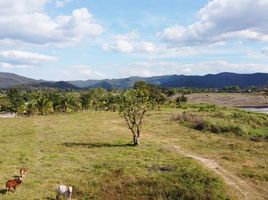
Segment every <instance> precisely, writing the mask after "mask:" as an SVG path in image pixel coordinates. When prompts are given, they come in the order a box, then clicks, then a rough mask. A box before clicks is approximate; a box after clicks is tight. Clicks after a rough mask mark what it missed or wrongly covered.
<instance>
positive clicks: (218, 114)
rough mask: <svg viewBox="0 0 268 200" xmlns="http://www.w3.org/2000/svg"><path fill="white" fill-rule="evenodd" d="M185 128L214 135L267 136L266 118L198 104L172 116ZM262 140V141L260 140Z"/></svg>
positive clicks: (267, 117) (263, 115)
mask: <svg viewBox="0 0 268 200" xmlns="http://www.w3.org/2000/svg"><path fill="white" fill-rule="evenodd" d="M172 119H173V120H175V121H179V122H181V123H183V124H185V125H186V126H189V127H192V128H194V129H196V130H199V131H207V132H211V133H216V134H222V133H223V134H227V133H233V134H234V135H236V136H258V137H261V138H260V139H261V140H265V138H266V136H268V132H267V130H268V116H267V115H265V114H259V113H250V112H246V111H241V110H238V109H227V108H222V107H218V106H215V105H208V104H198V105H188V107H187V106H184V112H183V113H180V114H178V115H175V116H172ZM262 138H263V139H262Z"/></svg>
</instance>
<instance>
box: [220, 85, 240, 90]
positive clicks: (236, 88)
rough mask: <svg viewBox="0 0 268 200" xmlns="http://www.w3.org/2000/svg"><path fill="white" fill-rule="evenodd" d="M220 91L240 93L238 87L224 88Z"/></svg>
mask: <svg viewBox="0 0 268 200" xmlns="http://www.w3.org/2000/svg"><path fill="white" fill-rule="evenodd" d="M222 90H223V91H224V92H241V89H240V87H239V86H238V85H233V86H225V87H224V88H223V89H222Z"/></svg>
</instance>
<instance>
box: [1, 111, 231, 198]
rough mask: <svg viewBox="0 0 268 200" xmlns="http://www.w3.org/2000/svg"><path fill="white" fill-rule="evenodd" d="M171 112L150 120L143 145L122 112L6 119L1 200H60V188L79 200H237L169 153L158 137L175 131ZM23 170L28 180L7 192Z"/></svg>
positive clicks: (190, 163) (189, 163) (191, 164)
mask: <svg viewBox="0 0 268 200" xmlns="http://www.w3.org/2000/svg"><path fill="white" fill-rule="evenodd" d="M166 114H167V113H166V112H162V113H159V112H157V113H154V114H153V115H152V116H151V117H150V118H149V119H148V120H147V121H146V125H145V130H144V136H143V140H142V145H141V146H139V147H133V146H131V145H130V144H129V142H131V135H130V133H129V130H128V129H127V128H126V126H125V124H124V121H123V120H122V119H121V118H120V117H119V116H118V114H117V113H111V112H81V113H76V114H70V115H51V116H37V117H31V118H23V117H19V118H14V119H1V120H0V130H1V132H0V145H1V148H0V155H1V157H0V181H1V186H0V199H4V200H8V199H12V200H14V199H18V200H26V199H27V200H29V199H54V198H55V187H56V186H57V184H58V182H60V183H63V184H67V185H72V186H73V187H74V199H139V200H142V199H185V200H186V199H193V200H195V199H196V200H197V199H198V200H200V199H211V200H214V199H215V200H216V199H234V198H235V197H234V196H233V195H232V194H231V193H229V189H228V188H227V187H226V186H225V185H224V183H223V181H222V179H221V178H219V177H217V176H216V175H215V174H213V173H212V172H209V171H207V170H206V169H204V168H203V167H202V166H201V165H200V164H198V163H197V162H195V161H193V160H192V159H189V158H184V157H182V156H180V155H178V154H176V153H175V152H170V151H167V150H165V148H163V145H164V143H165V142H164V141H163V143H162V142H161V140H159V139H158V134H159V133H160V132H166V133H167V134H168V133H169V132H173V125H172V126H170V127H166V125H165V121H167V120H168V119H169V117H168V118H166V117H167V115H166ZM163 119H164V121H162V120H163ZM162 122H164V123H162ZM174 125H175V124H174ZM175 126H176V125H175ZM156 128H157V129H156ZM161 137H162V136H161V134H159V138H161ZM21 167H28V168H29V175H28V176H27V177H26V179H25V180H24V182H23V183H22V184H21V185H20V186H19V187H18V189H17V191H16V192H15V193H7V194H5V190H4V189H5V187H4V185H5V181H6V180H8V179H11V178H12V177H13V176H17V175H18V172H19V169H20V168H21ZM228 194H230V195H228Z"/></svg>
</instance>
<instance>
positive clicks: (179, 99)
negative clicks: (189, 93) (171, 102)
mask: <svg viewBox="0 0 268 200" xmlns="http://www.w3.org/2000/svg"><path fill="white" fill-rule="evenodd" d="M187 101H188V98H187V97H186V96H184V95H183V94H182V95H181V96H178V97H177V98H176V104H177V105H178V106H179V105H181V104H182V103H187Z"/></svg>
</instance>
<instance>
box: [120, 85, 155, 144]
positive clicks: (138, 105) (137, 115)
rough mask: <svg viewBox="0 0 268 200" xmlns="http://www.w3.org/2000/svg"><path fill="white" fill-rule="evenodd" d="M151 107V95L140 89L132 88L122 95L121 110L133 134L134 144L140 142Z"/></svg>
mask: <svg viewBox="0 0 268 200" xmlns="http://www.w3.org/2000/svg"><path fill="white" fill-rule="evenodd" d="M151 108H152V104H151V103H150V100H149V97H148V96H147V95H145V94H144V93H143V92H142V91H141V90H139V89H131V90H128V91H126V92H124V93H123V94H122V95H121V99H120V104H119V112H120V114H121V115H122V116H123V117H124V119H125V121H126V122H127V126H128V128H129V130H130V131H131V133H132V135H133V142H134V145H139V144H140V135H141V128H142V122H143V119H144V116H145V114H146V113H147V111H149V110H150V109H151Z"/></svg>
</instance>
